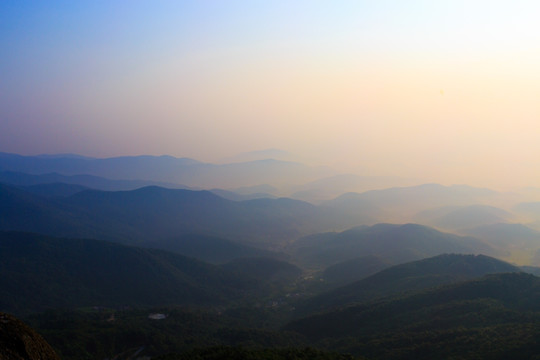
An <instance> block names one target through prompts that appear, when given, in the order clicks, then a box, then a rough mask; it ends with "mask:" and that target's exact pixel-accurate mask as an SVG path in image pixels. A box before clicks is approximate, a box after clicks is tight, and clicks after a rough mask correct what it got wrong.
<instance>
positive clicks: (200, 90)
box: [0, 0, 540, 187]
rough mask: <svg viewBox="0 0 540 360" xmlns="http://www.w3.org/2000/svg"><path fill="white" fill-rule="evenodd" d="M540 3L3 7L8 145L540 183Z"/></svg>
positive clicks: (3, 115)
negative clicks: (303, 162) (292, 159)
mask: <svg viewBox="0 0 540 360" xmlns="http://www.w3.org/2000/svg"><path fill="white" fill-rule="evenodd" d="M539 17H540V2H538V1H474V0H469V1H459V0H454V1H431V0H430V1H398V0H396V1H384V0H383V1H381V0H377V1H359V0H356V1H314V0H309V1H308V0H305V1H290V0H286V1H281V0H272V1H251V0H250V1H247V0H246V1H231V0H227V1H217V0H216V1H127V0H126V1H71V0H67V1H24V0H4V1H2V2H0V42H1V47H0V49H1V50H0V51H1V53H0V55H1V56H0V151H3V152H15V153H20V154H28V155H30V154H39V153H78V154H82V155H88V156H99V157H109V156H117V155H138V154H154V155H160V154H170V155H174V156H178V157H184V156H185V157H192V158H196V159H199V160H203V161H217V160H219V159H221V158H224V157H228V156H232V155H234V154H236V153H240V152H245V151H252V150H260V149H265V148H279V149H284V150H287V151H290V152H292V153H294V154H297V155H298V156H300V157H301V158H304V159H308V160H310V161H311V162H312V163H315V164H327V165H331V166H335V167H337V168H339V169H343V170H347V171H353V170H354V171H358V172H359V173H361V174H364V175H398V176H404V177H414V178H422V179H425V180H426V181H436V182H440V183H443V184H451V183H468V184H471V185H484V186H491V187H497V186H509V185H532V186H538V185H540V65H539V64H540V21H538V19H539Z"/></svg>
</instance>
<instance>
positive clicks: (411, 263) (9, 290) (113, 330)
mask: <svg viewBox="0 0 540 360" xmlns="http://www.w3.org/2000/svg"><path fill="white" fill-rule="evenodd" d="M411 182H412V180H407V179H399V178H382V177H373V178H372V177H367V176H366V177H362V176H358V175H348V174H339V173H334V172H332V171H331V170H330V169H328V168H315V167H310V166H307V165H303V164H301V163H296V162H289V161H282V160H275V159H271V160H270V159H259V160H252V161H247V162H237V163H230V164H209V163H202V162H198V161H196V160H191V159H178V158H173V157H153V156H140V157H122V158H107V159H98V158H87V157H80V156H75V155H55V156H21V155H16V154H8V153H1V154H0V311H1V312H2V313H4V314H2V316H3V318H2V319H4V320H1V321H2V324H4V325H2V324H0V327H1V331H0V348H4V350H0V355H2V356H3V357H2V356H0V358H2V359H4V358H6V359H12V358H14V359H18V358H19V357H13V356H15V355H14V354H15V353H14V352H13V353H10V352H9V351H12V350H9V349H12V347H13V346H14V345H13V344H14V342H13V340H10V339H13V337H14V336H16V335H18V336H20V337H21V338H26V339H28V338H31V339H34V340H33V341H34V342H35V343H34V344H33V345H28V344H27V343H24V342H22V343H21V344H20V349H23V350H20V351H22V352H23V353H25V351H26V353H25V354H26V355H23V356H22V357H20V358H21V359H22V358H47V359H48V358H55V359H56V358H61V359H66V360H69V359H118V360H121V359H161V360H165V359H169V360H173V359H434V358H437V359H484V358H490V359H508V358H520V359H527V358H530V359H533V358H536V357H535V356H538V354H540V341H538V339H540V278H539V277H537V275H540V190H539V189H532V188H526V189H516V190H515V191H513V192H500V191H494V190H490V189H486V188H476V187H471V186H466V185H452V186H444V185H439V184H422V183H419V184H414V183H411ZM400 184H401V185H400ZM15 317H16V318H15ZM21 320H22V322H21ZM23 322H24V323H23ZM25 324H26V325H25ZM9 326H11V327H9ZM25 334H26V335H25ZM28 334H30V335H28ZM25 336H26V337H25ZM21 341H22V340H21ZM36 343H37V345H36ZM47 344H48V345H47ZM24 349H26V350H24ZM28 349H38V350H39V349H41V350H39V351H45V350H43V349H50V354H49V355H43V354H44V353H43V354H41V355H39V356H41V357H32V356H33V355H32V354H30V352H31V351H30V350H28ZM38 350H35V351H37V352H36V354H40V353H39V351H38ZM2 351H4V352H2ZM32 351H34V350H32ZM47 351H49V350H47ZM9 356H12V357H9ZM36 356H37V355H36ZM47 356H49V357H47Z"/></svg>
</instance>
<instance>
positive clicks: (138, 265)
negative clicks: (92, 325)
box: [0, 232, 292, 313]
mask: <svg viewBox="0 0 540 360" xmlns="http://www.w3.org/2000/svg"><path fill="white" fill-rule="evenodd" d="M261 261H262V260H261ZM266 263H267V262H266ZM252 266H253V265H251V266H250V267H246V270H244V268H243V267H242V266H236V267H235V268H234V271H229V270H228V269H227V268H224V267H217V266H213V265H210V264H206V263H203V262H201V261H198V260H195V259H191V258H187V257H184V256H181V255H177V254H172V253H168V252H165V251H160V250H152V249H141V248H135V247H127V246H123V245H118V244H114V243H109V242H105V241H97V240H83V239H61V238H52V237H47V236H41V235H35V234H28V233H15V232H0V291H1V293H2V296H0V310H2V311H10V312H15V313H26V312H31V311H39V310H44V309H48V308H73V307H84V306H121V305H130V306H152V305H167V304H194V305H195V304H196V305H205V304H206V305H212V304H224V303H228V302H231V301H242V299H243V297H242V296H246V295H249V294H250V292H253V291H256V292H259V291H260V289H261V288H264V284H265V282H264V280H261V279H260V278H259V277H256V276H254V275H252V274H250V272H251V271H252ZM291 266H292V265H289V264H286V263H285V264H284V265H282V263H280V262H274V263H271V264H269V265H267V268H269V269H267V272H268V273H272V271H273V272H275V273H282V267H284V268H286V269H287V270H288V271H290V270H289V269H290V267H291ZM241 294H242V296H240V295H241Z"/></svg>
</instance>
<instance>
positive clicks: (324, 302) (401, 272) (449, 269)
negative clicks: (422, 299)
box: [297, 254, 521, 314]
mask: <svg viewBox="0 0 540 360" xmlns="http://www.w3.org/2000/svg"><path fill="white" fill-rule="evenodd" d="M508 272H521V270H520V269H519V268H518V267H515V266H513V265H510V264H508V263H506V262H503V261H500V260H497V259H494V258H491V257H488V256H484V255H476V256H475V255H448V254H446V255H439V256H435V257H432V258H428V259H423V260H419V261H414V262H410V263H406V264H402V265H396V266H393V267H391V268H388V269H385V270H382V271H380V272H378V273H376V274H375V275H372V276H370V277H367V278H365V279H362V280H359V281H357V282H354V283H352V284H349V285H346V286H343V287H340V288H337V289H335V290H332V291H329V292H326V293H323V294H321V295H318V296H315V297H313V298H311V299H309V300H307V301H305V302H304V303H303V304H300V305H298V310H297V312H298V313H299V314H306V313H310V312H317V311H323V310H328V309H330V308H336V307H341V306H344V305H347V304H351V303H358V302H366V301H371V300H374V299H378V298H382V297H385V296H389V295H396V294H399V293H402V292H410V291H417V290H421V289H426V288H429V287H435V286H439V285H443V284H448V283H453V282H459V281H464V280H469V279H473V278H477V277H481V276H483V275H486V274H493V273H508Z"/></svg>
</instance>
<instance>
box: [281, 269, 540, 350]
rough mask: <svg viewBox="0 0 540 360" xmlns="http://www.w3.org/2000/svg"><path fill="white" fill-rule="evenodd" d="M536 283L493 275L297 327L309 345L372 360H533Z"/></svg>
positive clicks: (539, 329) (539, 328) (293, 326)
mask: <svg viewBox="0 0 540 360" xmlns="http://www.w3.org/2000/svg"><path fill="white" fill-rule="evenodd" d="M539 300H540V278H537V277H535V276H533V275H528V274H524V273H513V274H495V275H488V276H486V277H484V278H481V279H476V280H471V281H466V282H461V283H458V284H453V285H448V286H445V287H440V288H436V289H432V290H428V291H424V292H419V293H416V294H411V295H409V296H406V297H401V298H394V299H390V300H386V301H378V302H373V303H368V304H363V305H356V306H351V307H347V308H343V309H340V310H336V311H332V312H328V313H324V314H320V315H315V316H311V317H308V318H305V319H302V320H297V321H294V322H292V323H290V324H289V325H288V326H286V327H285V329H287V330H288V331H296V332H298V333H300V334H302V335H304V336H307V337H308V338H310V339H311V341H312V342H313V343H317V344H326V347H327V348H329V349H333V350H336V351H341V352H351V353H354V354H360V355H363V356H366V357H367V358H370V359H453V358H459V359H488V358H489V359H501V360H502V359H510V358H512V359H533V358H535V356H537V354H538V353H539V351H540V341H539V340H538V339H539V336H540V325H539V324H540V305H539V304H540V301H539Z"/></svg>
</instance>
